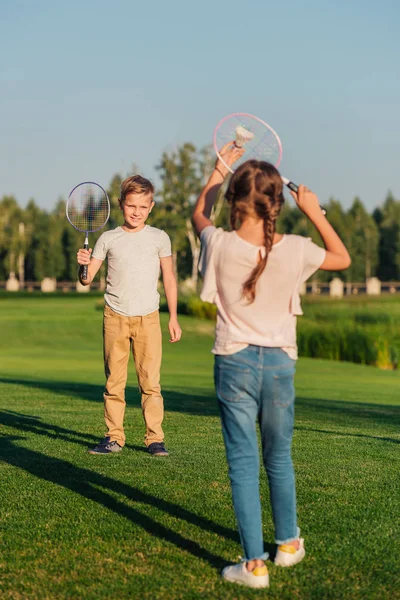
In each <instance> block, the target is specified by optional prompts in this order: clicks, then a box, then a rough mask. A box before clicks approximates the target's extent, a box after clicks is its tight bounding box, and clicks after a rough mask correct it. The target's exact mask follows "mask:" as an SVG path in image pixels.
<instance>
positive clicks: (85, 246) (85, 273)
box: [82, 240, 89, 280]
mask: <svg viewBox="0 0 400 600" xmlns="http://www.w3.org/2000/svg"><path fill="white" fill-rule="evenodd" d="M83 249H84V250H89V244H88V242H86V240H85V243H84V244H83ZM87 276H88V265H83V267H82V279H85V280H86V279H87Z"/></svg>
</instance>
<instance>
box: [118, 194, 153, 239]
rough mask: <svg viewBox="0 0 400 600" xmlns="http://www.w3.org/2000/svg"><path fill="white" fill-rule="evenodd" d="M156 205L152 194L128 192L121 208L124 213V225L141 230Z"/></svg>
mask: <svg viewBox="0 0 400 600" xmlns="http://www.w3.org/2000/svg"><path fill="white" fill-rule="evenodd" d="M153 206H154V202H153V195H152V194H127V196H126V197H125V200H124V202H122V203H120V208H121V210H122V213H123V215H124V221H125V223H124V225H125V227H127V228H128V229H132V230H137V231H140V229H143V227H144V225H145V223H146V219H147V217H148V216H149V214H150V213H151V209H152V208H153Z"/></svg>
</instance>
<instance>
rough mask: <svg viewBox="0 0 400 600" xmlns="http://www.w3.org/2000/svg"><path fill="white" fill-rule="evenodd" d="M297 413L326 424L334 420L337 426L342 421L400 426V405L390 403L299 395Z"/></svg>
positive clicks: (347, 423)
mask: <svg viewBox="0 0 400 600" xmlns="http://www.w3.org/2000/svg"><path fill="white" fill-rule="evenodd" d="M296 414H297V416H298V417H303V418H308V419H312V420H313V421H323V422H324V425H326V424H328V423H329V422H332V423H333V424H334V425H336V426H337V424H338V423H339V422H340V424H344V425H346V426H363V425H367V426H370V425H371V422H372V423H373V424H375V425H390V426H392V427H394V428H396V427H397V428H398V427H399V426H400V406H393V405H388V404H371V403H366V402H346V401H345V400H342V401H339V400H326V399H323V398H303V397H298V398H296ZM352 421H353V422H352ZM348 435H351V434H350V433H349V434H348ZM354 435H357V434H354Z"/></svg>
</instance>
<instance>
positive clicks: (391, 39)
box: [0, 0, 400, 209]
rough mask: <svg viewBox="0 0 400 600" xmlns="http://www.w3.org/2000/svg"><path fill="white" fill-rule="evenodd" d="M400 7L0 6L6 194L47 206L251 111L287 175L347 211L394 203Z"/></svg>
mask: <svg viewBox="0 0 400 600" xmlns="http://www.w3.org/2000/svg"><path fill="white" fill-rule="evenodd" d="M399 27H400V3H399V2H398V0H381V2H380V3H375V2H372V1H368V0H336V1H334V0H280V2H275V3H270V2H268V0H254V1H253V0H247V2H244V1H242V2H239V1H237V0H230V1H226V0H221V1H219V0H214V1H211V0H203V2H198V3H194V2H190V1H187V0H186V2H184V1H181V0H171V1H169V2H165V1H160V0H153V1H152V2H149V1H147V2H144V1H143V2H137V1H135V0H130V1H126V0H114V1H113V2H110V1H107V2H106V1H103V0H98V1H95V0H79V1H78V0H69V2H61V1H59V0H52V1H51V2H50V1H48V0H36V1H33V0H31V1H29V0H0V106H1V112H0V197H1V196H2V195H4V194H14V195H15V196H16V198H17V200H18V202H19V203H20V204H21V205H22V206H25V205H26V203H27V201H28V200H29V198H34V199H35V201H36V202H37V203H38V204H39V205H40V206H42V207H44V208H47V209H51V208H53V207H54V205H55V203H56V201H57V199H58V198H59V197H64V198H65V197H67V196H68V193H69V191H70V189H72V187H74V185H76V184H77V183H79V182H80V181H83V180H95V181H98V182H99V183H101V184H102V185H104V186H107V185H108V183H109V181H110V179H111V177H112V176H113V175H114V174H115V173H121V174H123V175H125V174H126V173H127V172H128V170H129V168H130V167H131V165H132V164H133V163H135V164H137V165H138V166H139V168H140V170H141V172H142V174H143V175H145V176H147V177H150V178H153V179H154V180H155V182H156V184H157V174H156V170H155V168H154V167H155V165H156V164H157V163H158V161H159V159H160V157H161V153H162V152H163V151H164V150H171V149H173V148H174V147H176V145H177V144H180V143H183V142H185V141H191V142H193V143H194V144H195V145H196V146H199V147H201V146H203V145H205V144H208V143H210V142H211V140H212V133H213V129H214V126H215V125H216V123H217V122H218V121H219V120H220V119H221V118H222V117H223V116H225V115H226V114H229V113H231V112H236V111H239V112H240V111H243V112H250V113H253V114H256V115H258V116H259V117H261V118H263V119H264V120H266V121H267V122H268V123H270V124H271V125H272V126H273V127H274V129H275V130H276V131H277V132H278V133H279V135H280V137H281V140H282V143H283V159H282V163H281V169H282V172H284V174H285V175H287V176H289V177H291V178H292V179H293V180H294V181H296V182H298V183H300V182H304V183H306V184H307V185H308V186H309V187H311V188H312V189H313V190H315V191H316V192H317V193H318V194H319V196H320V199H321V202H324V201H326V199H327V198H329V197H330V196H333V197H335V198H338V199H340V201H341V202H342V203H343V205H344V206H345V207H348V206H350V204H351V202H352V200H353V198H354V196H356V195H358V196H360V198H361V199H362V201H363V202H364V204H365V205H366V206H367V207H368V208H369V209H372V208H374V207H375V206H377V205H379V204H381V203H382V202H383V200H384V198H385V196H386V194H387V192H388V190H389V189H390V190H392V192H393V193H394V194H395V196H396V197H397V198H400V177H399V175H398V171H399V159H400V141H399V140H400V117H399V107H400V67H399V64H400V60H399V57H400V41H399V39H400V36H399V33H398V32H399Z"/></svg>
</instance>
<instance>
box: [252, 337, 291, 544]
mask: <svg viewBox="0 0 400 600" xmlns="http://www.w3.org/2000/svg"><path fill="white" fill-rule="evenodd" d="M263 363H264V369H263V391H262V403H261V410H260V429H261V439H262V447H263V460H264V466H265V469H266V471H267V475H268V481H269V489H270V497H271V507H272V515H273V519H274V525H275V542H276V543H277V544H285V543H289V542H292V541H293V540H297V538H298V537H299V533H300V532H299V529H298V528H297V517H296V488H295V477H294V470H293V463H292V457H291V445H292V436H293V425H294V399H295V391H294V372H295V361H294V360H292V359H291V358H289V356H287V354H286V353H285V352H283V350H280V349H271V348H265V349H264V361H263Z"/></svg>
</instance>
